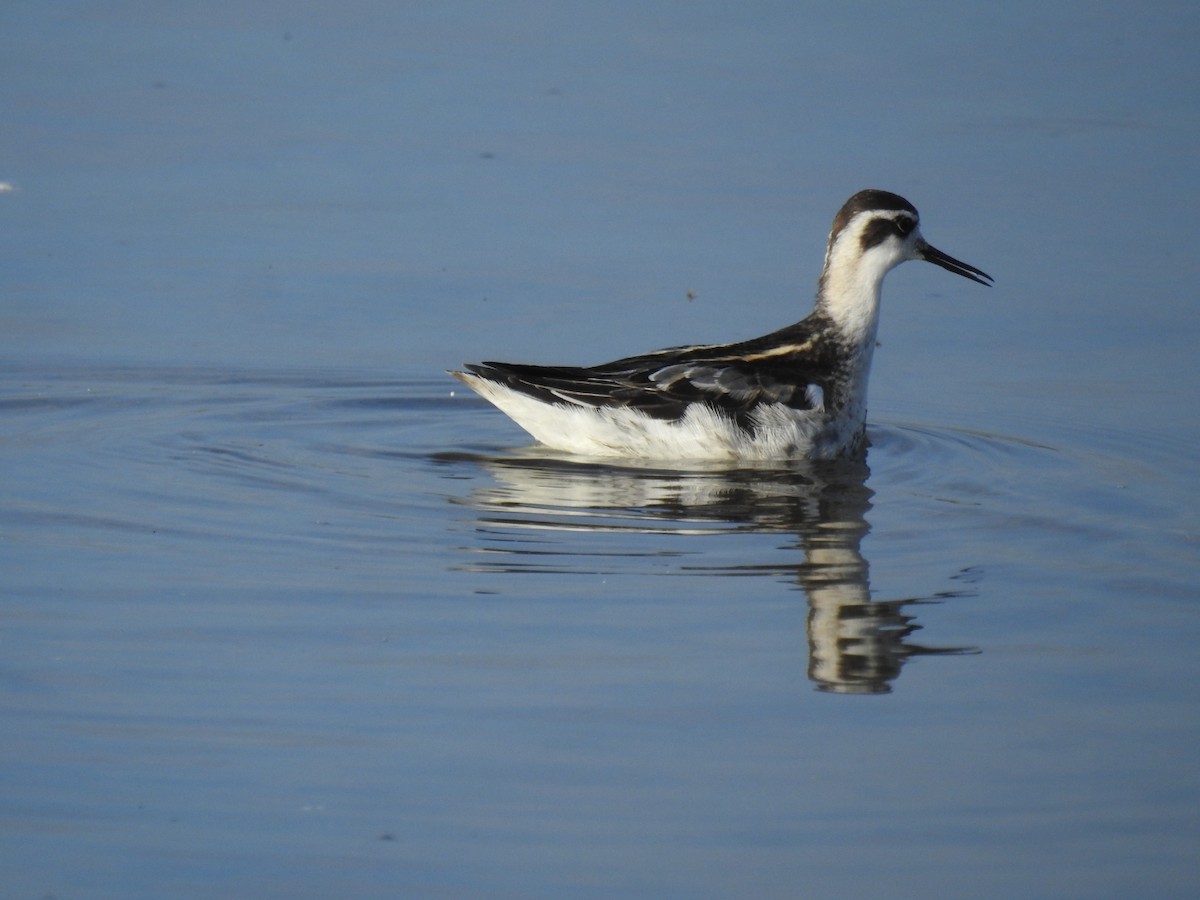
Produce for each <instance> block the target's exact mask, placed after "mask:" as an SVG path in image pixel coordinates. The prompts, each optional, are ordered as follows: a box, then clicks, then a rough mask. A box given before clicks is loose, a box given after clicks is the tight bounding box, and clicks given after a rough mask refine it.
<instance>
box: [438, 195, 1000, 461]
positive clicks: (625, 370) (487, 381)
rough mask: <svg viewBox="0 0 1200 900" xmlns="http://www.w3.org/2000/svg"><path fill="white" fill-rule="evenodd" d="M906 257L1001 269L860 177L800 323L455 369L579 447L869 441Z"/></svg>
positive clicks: (720, 448) (709, 456) (647, 452)
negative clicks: (685, 343) (645, 348)
mask: <svg viewBox="0 0 1200 900" xmlns="http://www.w3.org/2000/svg"><path fill="white" fill-rule="evenodd" d="M910 259H923V260H925V261H927V262H931V263H934V264H935V265H938V266H941V267H942V268H943V269H948V270H949V271H951V272H954V273H955V274H958V275H962V276H963V277H965V278H970V279H971V280H972V281H977V282H979V283H980V284H983V285H990V283H991V281H992V277H991V276H990V275H988V274H986V273H985V272H983V271H982V270H980V269H977V268H975V267H974V266H970V265H967V264H966V263H964V262H960V261H959V260H957V259H954V258H953V257H951V256H947V255H946V254H945V253H942V252H941V251H940V250H936V249H934V248H933V247H931V246H930V245H929V244H928V243H926V241H925V238H923V237H922V236H921V230H920V228H919V227H918V216H917V210H916V208H915V207H914V206H913V205H912V204H911V203H909V202H908V201H907V200H905V199H904V198H903V197H899V196H897V195H896V194H890V193H888V192H887V191H878V190H867V191H859V192H858V193H857V194H855V195H854V196H853V197H851V198H850V199H849V200H847V201H846V204H845V206H843V207H842V208H841V210H839V211H838V214H837V216H836V217H835V218H834V220H833V229H832V230H831V231H830V232H829V243H828V245H827V247H826V250H825V266H824V268H823V269H822V271H821V279H820V282H819V283H818V287H817V299H816V303H815V305H814V307H813V311H812V314H811V315H809V316H808V318H806V319H804V320H803V321H800V322H797V323H796V324H795V325H789V326H787V327H786V328H781V329H780V330H779V331H774V332H772V333H771V334H768V335H765V336H763V337H759V338H753V339H751V340H748V341H738V342H737V343H733V344H701V345H696V346H691V347H672V348H670V349H667V350H659V351H656V352H654V353H647V354H644V355H642V356H631V357H628V358H626V359H618V360H616V361H614V362H610V363H605V364H603V365H599V366H589V367H581V366H535V365H523V364H513V363H499V362H484V363H480V364H479V365H467V366H464V368H466V369H467V370H468V371H466V372H452V373H451V374H452V375H454V376H455V377H456V378H458V379H459V380H461V381H462V382H463V383H465V384H466V385H467V386H468V387H470V388H471V389H472V390H474V391H476V392H477V393H479V394H480V395H482V396H483V397H485V398H486V399H488V400H490V401H491V402H492V403H494V404H495V405H496V406H498V407H499V408H500V409H501V410H503V411H504V412H505V413H507V414H508V415H509V416H510V417H511V418H512V419H513V420H514V421H515V422H516V423H517V424H518V425H520V426H521V427H522V428H524V429H525V430H526V431H528V432H529V433H530V434H531V435H533V436H534V437H535V438H537V439H538V440H539V441H541V442H542V443H543V444H546V445H548V446H550V447H553V448H556V449H559V450H567V451H570V452H573V453H580V454H586V455H589V456H605V457H626V458H631V457H636V458H642V459H664V460H684V459H687V460H750V459H786V458H797V457H801V458H808V459H832V458H834V457H839V456H852V455H856V454H860V453H861V452H862V451H863V450H864V448H865V446H866V435H865V421H866V415H867V379H868V376H869V375H870V372H871V356H872V354H873V353H874V350H875V332H876V329H877V328H878V325H879V294H880V288H881V286H882V284H883V277H884V276H885V275H886V274H887V273H888V272H889V271H890V270H891V269H893V268H895V267H896V266H898V265H899V264H900V263H902V262H905V261H906V260H910Z"/></svg>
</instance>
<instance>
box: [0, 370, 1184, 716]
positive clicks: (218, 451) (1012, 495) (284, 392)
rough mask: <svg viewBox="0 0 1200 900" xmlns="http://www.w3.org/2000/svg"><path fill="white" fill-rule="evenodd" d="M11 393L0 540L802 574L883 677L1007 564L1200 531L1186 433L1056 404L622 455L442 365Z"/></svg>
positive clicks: (857, 681)
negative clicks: (480, 390)
mask: <svg viewBox="0 0 1200 900" xmlns="http://www.w3.org/2000/svg"><path fill="white" fill-rule="evenodd" d="M0 416H3V417H4V418H5V420H6V424H7V426H8V427H7V429H6V434H7V437H6V438H5V445H4V446H5V461H6V464H7V466H8V472H9V477H10V483H11V484H12V485H15V486H17V487H16V489H15V490H13V491H12V496H11V497H10V499H9V502H8V503H7V504H6V506H5V509H4V510H3V512H2V513H0V518H2V521H3V524H4V525H5V527H6V529H7V533H8V534H9V535H10V545H35V546H42V547H44V548H46V552H47V553H50V554H53V553H55V552H58V551H57V549H56V548H57V547H58V546H59V545H61V543H62V542H63V541H64V540H66V543H67V544H68V545H70V543H71V538H70V537H69V536H70V535H72V534H73V535H74V536H75V537H74V540H76V541H78V542H80V543H81V544H83V545H87V546H101V547H110V548H116V549H119V550H122V551H126V550H127V551H129V552H128V553H126V554H125V555H124V556H123V557H122V560H123V562H122V565H124V566H127V567H128V571H130V572H136V571H143V572H145V574H146V578H148V579H152V578H154V577H177V575H178V573H180V572H186V571H193V570H196V571H201V570H204V571H206V570H205V567H204V560H205V559H206V558H207V557H210V556H214V557H220V558H222V559H224V560H225V563H226V564H227V565H228V564H230V561H231V560H232V561H234V562H235V563H236V564H237V565H242V566H244V567H245V568H247V569H250V568H253V569H254V570H255V573H256V574H255V577H256V578H257V579H260V580H263V581H273V582H276V583H288V582H290V581H293V580H302V578H304V577H311V576H303V575H302V574H300V573H303V572H304V571H305V564H306V561H307V560H309V559H313V558H328V559H329V560H330V562H329V563H328V565H327V566H326V568H325V569H324V570H323V576H322V577H324V578H326V579H327V582H328V583H329V584H330V585H334V586H336V584H337V583H338V581H339V579H341V580H344V579H345V578H347V577H348V575H347V574H346V573H350V572H352V573H353V574H354V577H356V578H360V579H362V578H369V577H377V578H380V579H384V578H386V579H390V580H391V581H392V582H393V583H394V580H395V577H396V575H395V573H396V567H397V566H398V565H401V566H402V567H403V565H404V563H403V561H405V560H410V561H415V560H417V559H419V560H420V561H421V564H422V566H423V568H422V571H423V572H424V575H422V578H423V579H424V581H425V583H426V584H427V585H430V586H431V587H429V589H431V590H437V589H438V588H437V581H438V579H439V576H438V575H437V572H438V571H439V568H438V567H439V566H440V567H441V568H440V571H441V572H443V573H453V572H458V573H469V574H470V575H471V576H472V577H475V578H479V577H482V578H484V579H485V580H486V579H501V580H503V579H511V578H513V577H522V576H532V577H546V576H551V577H556V578H560V579H570V578H578V577H584V578H588V577H607V576H617V577H622V578H632V579H634V580H636V581H638V582H639V583H642V584H644V585H646V586H647V587H646V589H647V590H653V591H654V592H655V594H656V595H659V596H664V597H669V596H673V595H674V594H675V593H679V594H680V596H681V602H683V601H682V598H683V597H685V596H686V595H687V593H688V592H689V591H694V590H695V589H696V582H695V581H694V579H697V578H700V579H705V580H706V582H708V583H709V584H716V583H720V584H722V585H724V586H725V589H727V590H728V591H729V592H730V595H731V596H736V595H737V594H738V592H739V588H738V587H737V585H738V584H745V583H746V582H745V581H744V579H747V578H750V579H766V580H767V581H768V582H777V583H780V584H782V585H785V586H786V588H787V589H788V590H792V591H798V592H800V593H801V594H802V595H803V596H804V597H805V599H806V602H807V605H808V642H809V647H810V675H811V677H812V679H813V681H814V682H815V683H816V684H817V686H818V687H820V688H821V689H823V690H828V691H839V692H866V693H870V692H881V691H886V690H890V689H891V685H892V683H893V682H894V680H895V678H896V677H897V675H898V673H899V671H900V669H901V667H902V666H903V664H904V662H905V660H907V659H908V658H910V657H911V656H914V655H918V654H930V653H941V654H961V653H964V652H973V651H974V647H973V646H972V645H970V644H969V643H968V642H958V643H952V644H951V643H946V644H943V645H940V646H935V645H927V644H921V643H917V642H916V641H915V639H914V635H915V633H916V632H917V631H918V630H919V628H920V627H921V626H920V625H919V624H918V623H917V621H916V615H917V614H918V611H921V612H920V615H921V616H922V617H929V616H934V615H936V614H935V613H934V612H933V611H932V610H931V609H930V608H929V607H930V605H931V604H932V605H936V604H944V603H947V602H949V601H954V600H959V599H962V598H969V597H975V596H979V594H980V593H981V591H983V590H984V587H985V585H986V583H987V579H988V577H989V572H990V571H991V570H992V569H993V568H994V567H995V566H996V565H998V564H1007V565H1018V564H1019V565H1025V566H1028V565H1030V564H1029V563H1028V560H1029V559H1039V560H1042V561H1041V562H1039V563H1038V565H1042V566H1048V565H1049V563H1047V562H1045V561H1044V560H1045V556H1046V553H1047V550H1048V549H1049V550H1050V551H1051V552H1052V553H1053V554H1058V555H1059V556H1060V557H1061V556H1071V555H1075V556H1078V555H1080V554H1081V553H1084V552H1085V549H1084V548H1087V549H1086V552H1087V553H1091V554H1096V555H1098V558H1099V559H1100V560H1101V561H1100V562H1098V563H1097V564H1096V565H1095V567H1094V569H1095V571H1097V572H1100V573H1101V574H1104V575H1106V577H1109V578H1110V579H1111V580H1112V582H1113V583H1116V584H1122V585H1123V584H1130V585H1133V586H1136V587H1139V588H1141V589H1147V588H1148V589H1151V590H1154V591H1156V592H1157V593H1159V594H1161V595H1165V596H1180V597H1182V596H1184V595H1185V594H1186V592H1187V591H1188V590H1190V584H1186V585H1185V584H1184V582H1183V579H1181V578H1179V577H1178V576H1176V575H1175V574H1174V573H1176V572H1178V571H1180V570H1181V568H1190V567H1191V565H1192V562H1191V560H1193V559H1194V556H1195V551H1196V529H1195V523H1194V518H1195V514H1194V511H1192V510H1190V509H1189V508H1187V507H1186V506H1185V505H1181V504H1178V503H1176V502H1174V491H1173V487H1174V484H1175V483H1176V482H1177V480H1178V479H1179V478H1183V477H1188V478H1190V477H1193V476H1192V475H1191V474H1190V473H1191V462H1190V459H1189V458H1188V454H1189V452H1190V451H1189V450H1188V448H1184V447H1181V446H1178V445H1175V444H1171V443H1165V442H1163V441H1153V440H1148V439H1145V438H1143V437H1139V436H1138V435H1134V434H1128V433H1122V432H1118V431H1102V430H1099V429H1095V428H1074V429H1073V428H1071V427H1070V426H1064V425H1062V424H1061V423H1057V424H1056V425H1054V426H1053V427H1052V426H1050V425H1047V424H1046V423H1039V422H1030V423H1016V424H1015V425H1014V427H1012V428H1011V429H1010V433H1009V434H1004V433H998V432H985V431H980V430H968V429H956V428H952V427H940V426H936V425H928V424H912V423H891V422H882V423H878V424H874V425H872V426H871V429H870V435H871V440H872V447H871V449H870V451H869V454H868V457H867V460H866V462H865V463H862V462H829V463H800V462H795V463H781V464H756V465H753V466H743V467H738V468H730V467H727V466H714V465H698V466H682V465H679V466H675V465H672V466H667V465H662V464H655V463H633V462H631V463H627V464H620V465H617V464H613V463H611V462H597V461H589V460H582V459H578V458H571V457H566V456H563V455H560V454H555V453H553V452H551V451H547V450H544V449H539V448H535V447H527V446H523V444H524V442H523V440H522V438H521V433H520V432H518V431H517V430H516V429H515V428H514V427H513V426H512V425H511V424H510V423H509V422H508V420H507V419H505V418H504V417H503V416H502V415H500V414H499V413H497V412H495V411H494V410H492V409H491V407H490V406H487V405H486V404H485V403H483V402H482V401H478V400H476V399H474V398H472V397H467V396H462V395H460V394H458V395H456V394H455V392H454V389H453V386H452V385H450V384H449V383H448V382H447V381H446V380H444V379H441V378H434V379H425V378H421V379H404V378H398V379H391V378H386V377H379V376H378V375H375V374H371V373H362V372H355V371H346V372H317V373H312V372H279V371H254V370H248V371H224V370H221V371H217V370H210V369H184V368H162V369H145V368H143V369H100V370H94V369H78V370H71V371H67V370H64V371H60V372H56V373H50V374H47V373H40V372H18V373H11V372H10V373H9V374H8V375H7V377H6V379H5V382H4V387H3V392H2V393H0ZM64 535H67V536H68V537H66V538H64ZM168 539H169V540H168ZM1132 552H1137V553H1138V554H1139V559H1140V560H1141V561H1142V563H1143V565H1142V566H1141V567H1140V570H1139V573H1138V574H1137V575H1133V574H1130V572H1129V568H1128V567H1127V566H1122V564H1121V560H1122V559H1127V558H1128V557H1129V554H1130V553H1132ZM1039 554H1040V556H1039ZM868 559H869V560H870V561H868ZM1147 559H1149V560H1151V561H1152V563H1154V562H1157V565H1154V564H1151V565H1150V566H1149V567H1147V566H1146V565H1145V564H1144V563H1145V561H1146V560H1147ZM1014 561H1015V562H1014ZM407 569H408V571H409V574H408V576H407V577H408V578H409V579H410V581H411V580H412V579H415V578H416V575H415V574H414V571H415V567H414V566H412V565H408V566H407ZM339 573H342V574H339ZM872 573H873V574H872ZM1037 574H1038V573H1036V572H1035V573H1033V574H1031V575H1030V576H1029V577H1028V580H1029V581H1030V582H1031V583H1033V582H1036V581H1037V580H1038V579H1037ZM1042 574H1046V575H1047V576H1052V577H1059V576H1058V575H1057V574H1056V573H1052V572H1049V571H1048V570H1043V572H1042ZM114 577H115V576H114ZM1044 580H1045V579H1044ZM486 589H487V588H486V585H485V587H484V588H483V590H486ZM922 610H923V611H922Z"/></svg>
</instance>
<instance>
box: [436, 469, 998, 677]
mask: <svg viewBox="0 0 1200 900" xmlns="http://www.w3.org/2000/svg"><path fill="white" fill-rule="evenodd" d="M438 461H440V462H443V463H462V462H467V461H469V462H474V463H476V464H479V465H481V466H482V467H483V468H484V469H486V471H487V472H488V473H489V475H490V476H491V477H492V479H493V480H494V483H493V484H491V485H488V486H486V487H479V488H476V489H474V490H473V491H472V492H471V494H470V496H469V497H468V498H467V499H466V500H465V501H464V502H466V503H469V504H470V505H471V506H473V507H474V508H475V509H476V510H477V511H478V515H479V518H478V520H477V521H478V525H479V528H480V532H481V533H482V534H483V535H484V536H485V539H486V538H490V539H491V540H490V541H489V543H488V544H487V545H486V546H485V547H482V548H474V549H478V550H479V551H480V552H481V553H485V554H499V555H500V558H498V559H492V560H487V561H479V562H477V563H475V564H473V565H471V566H469V567H468V568H470V569H473V570H477V571H491V572H506V571H508V572H516V571H520V572H530V571H548V572H563V573H565V572H570V571H594V569H578V570H577V569H572V568H571V567H570V564H569V562H568V561H567V560H568V559H570V558H579V557H580V556H582V557H584V558H585V559H587V560H588V562H589V565H592V564H594V563H596V562H597V560H596V559H595V558H591V557H589V555H588V553H587V551H580V550H579V549H578V548H577V547H572V548H571V549H570V550H564V549H563V548H562V547H561V546H560V547H545V546H541V547H538V546H533V545H532V543H531V542H527V541H526V542H523V541H514V540H513V535H514V534H516V533H520V532H522V531H526V530H530V529H532V530H537V531H546V530H550V531H564V532H566V531H573V532H574V531H589V532H622V533H627V534H679V535H688V534H694V535H710V536H712V535H720V534H729V533H739V534H744V533H747V532H751V533H780V534H784V533H786V534H793V535H795V536H796V538H797V541H796V543H795V544H789V545H788V546H785V547H783V548H780V550H781V557H782V556H783V555H784V554H786V553H787V551H789V550H793V549H794V550H796V551H797V552H798V554H799V555H800V558H799V559H796V558H795V557H791V558H780V559H779V561H777V562H775V561H772V562H768V563H766V564H763V563H762V562H761V560H760V561H759V562H757V563H755V564H745V563H744V562H738V563H732V564H728V565H721V564H696V563H691V562H687V561H686V556H687V555H688V554H682V555H683V556H684V557H685V559H681V560H678V562H677V565H676V571H679V572H684V573H696V574H700V573H709V574H714V575H726V576H744V575H768V576H771V575H776V576H778V577H780V578H781V579H784V580H787V581H789V582H792V583H794V584H796V585H797V586H799V587H800V588H801V589H803V591H804V593H805V594H806V596H807V598H808V607H809V610H808V619H807V631H808V645H809V661H808V675H809V678H810V679H811V680H812V681H813V682H814V683H815V684H816V685H817V688H818V690H821V691H826V692H831V693H842V694H879V693H887V692H888V691H890V690H891V689H892V682H893V681H895V679H896V678H897V677H898V676H899V675H900V671H901V669H902V668H903V666H904V663H905V662H906V661H907V660H908V659H909V658H910V657H912V656H918V655H930V654H940V655H947V654H951V655H952V654H964V653H976V652H978V650H977V649H976V648H972V647H928V646H923V645H920V644H917V643H914V642H913V641H912V640H911V637H912V635H913V633H914V632H916V631H918V630H919V629H920V628H921V626H920V625H919V624H917V622H916V617H915V615H914V614H913V612H912V608H913V607H916V606H919V605H921V604H927V603H936V602H940V601H943V600H947V599H951V598H953V597H959V596H965V595H968V594H970V593H971V589H970V583H971V581H972V580H973V578H974V574H975V573H974V571H973V570H971V569H964V570H962V571H960V572H959V573H958V574H957V575H956V576H955V579H956V580H957V581H959V582H960V583H961V584H963V585H964V587H963V588H962V589H958V590H951V591H943V592H939V593H936V594H931V595H930V596H927V597H909V598H905V599H901V600H882V601H875V600H872V599H871V596H870V594H871V591H870V580H869V565H868V563H867V560H866V559H865V558H864V557H863V555H862V553H861V550H860V546H861V543H862V539H863V537H865V536H866V534H867V532H868V531H869V530H870V526H869V525H868V523H867V520H866V515H867V512H868V510H870V508H871V496H872V491H871V490H870V489H869V488H868V487H867V486H866V480H867V476H868V475H869V469H868V468H867V466H866V463H865V462H862V461H856V460H835V461H830V462H818V463H812V462H809V463H804V462H797V463H790V464H786V465H782V466H781V465H771V466H768V465H763V466H759V467H744V468H739V469H734V470H730V469H721V468H717V467H713V468H691V469H685V470H678V469H665V468H661V467H659V468H656V467H653V466H651V465H649V464H647V465H645V466H638V465H628V464H626V465H621V466H615V465H610V464H605V463H589V462H575V461H569V460H565V459H563V458H561V457H557V458H556V457H553V456H549V455H543V454H542V453H541V452H540V451H537V450H535V449H531V450H530V451H528V453H527V454H526V455H519V454H516V455H506V456H495V457H493V456H488V457H484V456H474V455H467V454H444V455H441V456H439V457H438ZM617 555H618V556H619V555H623V554H620V553H618V554H617ZM624 555H636V554H624ZM606 558H607V563H606V565H611V564H612V562H613V560H612V556H611V555H610V554H608V555H606Z"/></svg>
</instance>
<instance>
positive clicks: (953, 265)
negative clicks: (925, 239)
mask: <svg viewBox="0 0 1200 900" xmlns="http://www.w3.org/2000/svg"><path fill="white" fill-rule="evenodd" d="M920 253H921V259H923V260H925V261H926V262H931V263H933V264H934V265H935V266H941V267H942V268H943V269H945V270H946V271H947V272H953V273H954V274H955V275H961V276H962V277H963V278H970V279H971V280H972V281H978V282H979V283H980V284H983V285H987V286H988V287H991V286H992V282H993V281H995V279H994V278H992V276H991V275H989V274H988V273H987V272H985V271H983V269H977V268H975V267H974V266H971V265H968V264H967V263H965V262H963V261H962V260H959V259H955V258H954V257H953V256H947V255H946V254H945V253H943V252H942V251H941V250H938V249H937V248H936V247H930V246H929V245H928V244H925V245H924V246H923V247H921V250H920Z"/></svg>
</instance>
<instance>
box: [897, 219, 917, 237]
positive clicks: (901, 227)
mask: <svg viewBox="0 0 1200 900" xmlns="http://www.w3.org/2000/svg"><path fill="white" fill-rule="evenodd" d="M916 225H917V223H916V222H914V221H913V220H912V219H910V218H908V217H907V216H903V217H901V218H899V219H896V230H897V231H898V232H900V237H908V235H909V233H910V232H911V231H912V230H913V228H915V227H916Z"/></svg>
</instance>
